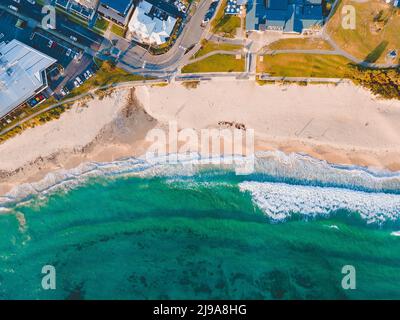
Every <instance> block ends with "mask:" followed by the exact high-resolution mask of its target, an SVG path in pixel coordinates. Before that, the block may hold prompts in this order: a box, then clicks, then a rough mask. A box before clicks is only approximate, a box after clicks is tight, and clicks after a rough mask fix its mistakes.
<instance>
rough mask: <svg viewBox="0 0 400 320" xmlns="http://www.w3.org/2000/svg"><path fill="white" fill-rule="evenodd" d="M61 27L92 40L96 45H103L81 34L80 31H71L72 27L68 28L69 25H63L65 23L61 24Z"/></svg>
mask: <svg viewBox="0 0 400 320" xmlns="http://www.w3.org/2000/svg"><path fill="white" fill-rule="evenodd" d="M61 26H62V27H64V28H65V29H68V30H70V31H72V32H75V33H76V34H79V35H80V36H81V37H84V38H86V39H88V40H90V41H91V42H94V43H97V44H98V45H101V43H100V42H98V41H96V40H94V39H92V38H90V37H88V36H86V35H84V34H83V33H80V32H79V31H76V30H74V29H71V28H70V27H68V26H67V25H65V24H63V23H61Z"/></svg>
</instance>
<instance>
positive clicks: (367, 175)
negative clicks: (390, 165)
mask: <svg viewBox="0 0 400 320" xmlns="http://www.w3.org/2000/svg"><path fill="white" fill-rule="evenodd" d="M255 171H256V172H260V173H266V174H269V175H271V176H273V177H284V178H286V179H296V180H299V181H302V182H310V183H316V184H326V185H329V186H335V187H338V186H340V187H341V186H344V187H346V188H365V189H369V190H376V191H380V190H392V191H395V190H400V172H399V171H397V172H392V171H389V170H382V169H374V168H366V167H360V166H354V165H335V164H331V163H328V162H327V161H323V160H318V159H315V158H312V157H310V156H307V155H303V154H298V153H291V154H285V153H283V152H280V151H269V152H263V153H258V154H257V158H256V163H255Z"/></svg>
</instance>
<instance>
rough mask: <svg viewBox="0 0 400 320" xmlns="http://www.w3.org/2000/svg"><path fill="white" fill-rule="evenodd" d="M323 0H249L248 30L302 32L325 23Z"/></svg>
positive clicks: (247, 13)
mask: <svg viewBox="0 0 400 320" xmlns="http://www.w3.org/2000/svg"><path fill="white" fill-rule="evenodd" d="M323 20H324V19H323V15H322V0H248V2H247V12H246V30H247V31H254V30H255V31H265V30H277V31H282V32H285V33H302V32H303V31H304V30H306V29H311V28H312V27H314V26H316V25H322V24H323Z"/></svg>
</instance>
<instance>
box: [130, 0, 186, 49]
mask: <svg viewBox="0 0 400 320" xmlns="http://www.w3.org/2000/svg"><path fill="white" fill-rule="evenodd" d="M162 4H163V2H160V5H155V4H154V3H153V4H152V3H150V2H149V1H146V0H143V1H141V2H139V4H138V6H137V7H136V9H135V11H134V12H133V15H132V18H131V20H130V21H129V24H128V30H129V32H130V34H131V36H132V38H133V39H134V40H136V41H138V42H141V43H146V44H154V45H161V44H163V43H165V42H167V41H168V40H169V38H170V36H171V34H172V31H173V29H174V27H175V24H176V22H177V17H178V13H177V12H172V11H170V10H168V6H167V3H165V4H166V5H165V6H162Z"/></svg>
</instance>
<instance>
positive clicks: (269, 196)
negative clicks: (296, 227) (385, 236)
mask: <svg viewBox="0 0 400 320" xmlns="http://www.w3.org/2000/svg"><path fill="white" fill-rule="evenodd" d="M239 188H240V190H241V191H248V192H250V193H251V196H252V200H253V202H254V203H255V204H256V205H257V206H258V207H259V208H260V209H261V210H262V211H263V212H264V213H265V214H266V215H267V216H268V217H270V218H271V219H273V220H285V219H287V218H289V217H290V216H291V215H292V214H299V215H303V216H312V217H315V216H318V215H323V216H326V215H330V214H332V213H334V212H337V211H339V210H346V211H350V212H354V213H358V214H359V215H360V216H361V218H363V219H364V220H366V221H367V222H368V223H383V222H386V221H395V220H397V219H398V218H399V217H400V195H397V194H387V193H369V192H364V191H354V190H348V189H340V188H332V187H314V186H300V185H289V184H285V183H270V182H242V183H240V184H239Z"/></svg>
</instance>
